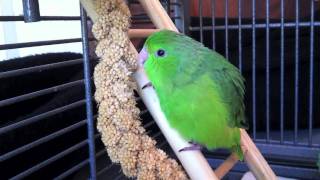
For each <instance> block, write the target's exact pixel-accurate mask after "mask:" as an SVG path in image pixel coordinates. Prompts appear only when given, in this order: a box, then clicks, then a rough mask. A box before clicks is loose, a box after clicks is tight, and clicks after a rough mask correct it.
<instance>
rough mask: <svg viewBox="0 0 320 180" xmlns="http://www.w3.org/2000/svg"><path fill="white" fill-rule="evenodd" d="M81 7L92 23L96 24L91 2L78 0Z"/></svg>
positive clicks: (96, 17)
mask: <svg viewBox="0 0 320 180" xmlns="http://www.w3.org/2000/svg"><path fill="white" fill-rule="evenodd" d="M80 3H81V5H82V6H83V8H84V9H85V10H86V12H87V14H88V16H89V17H90V19H91V20H92V21H93V22H97V20H98V17H99V16H98V14H97V12H96V11H95V8H94V3H93V0H80Z"/></svg>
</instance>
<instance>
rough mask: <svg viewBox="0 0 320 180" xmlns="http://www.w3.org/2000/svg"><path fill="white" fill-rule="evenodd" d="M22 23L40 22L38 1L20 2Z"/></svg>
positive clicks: (24, 0)
mask: <svg viewBox="0 0 320 180" xmlns="http://www.w3.org/2000/svg"><path fill="white" fill-rule="evenodd" d="M22 2H23V3H22V5H23V16H24V22H27V23H28V22H37V21H40V10H39V2H38V0H22Z"/></svg>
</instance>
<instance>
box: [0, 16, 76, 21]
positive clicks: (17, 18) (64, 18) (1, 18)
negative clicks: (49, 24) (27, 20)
mask: <svg viewBox="0 0 320 180" xmlns="http://www.w3.org/2000/svg"><path fill="white" fill-rule="evenodd" d="M74 20H80V16H40V21H74ZM1 21H24V17H23V16H0V22H1Z"/></svg>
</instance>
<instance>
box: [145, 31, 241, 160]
mask: <svg viewBox="0 0 320 180" xmlns="http://www.w3.org/2000/svg"><path fill="white" fill-rule="evenodd" d="M145 48H146V50H147V51H148V59H147V61H146V62H145V64H144V68H145V70H146V73H147V76H148V78H149V79H150V81H151V83H152V85H153V86H154V88H155V90H156V92H157V95H158V97H159V100H160V106H161V109H162V110H163V112H164V114H165V115H166V117H167V119H168V121H169V124H170V125H171V126H172V127H173V128H175V129H176V130H177V131H178V132H179V133H180V135H181V136H182V137H184V138H185V139H187V140H189V141H194V142H196V143H198V144H201V145H204V146H206V147H207V148H208V149H214V148H228V149H231V150H232V151H233V152H236V153H237V154H238V155H239V158H240V159H241V160H242V159H243V153H242V151H241V148H240V130H239V127H243V126H242V125H243V124H244V122H245V115H244V103H243V97H244V79H243V77H242V76H241V74H240V72H239V70H238V69H237V68H236V67H235V66H233V65H232V64H230V63H229V62H228V61H227V60H226V59H225V58H224V57H223V56H221V55H220V54H218V53H216V52H214V51H212V50H210V49H208V48H206V47H204V46H203V45H202V44H201V43H199V42H197V41H195V40H193V39H191V38H189V37H187V36H185V35H182V34H178V33H175V32H172V31H168V30H163V31H160V32H157V33H154V34H153V35H151V36H150V37H149V38H148V39H147V41H146V43H145ZM160 49H162V50H164V52H165V55H164V56H163V57H160V56H159V55H157V52H158V50H160Z"/></svg>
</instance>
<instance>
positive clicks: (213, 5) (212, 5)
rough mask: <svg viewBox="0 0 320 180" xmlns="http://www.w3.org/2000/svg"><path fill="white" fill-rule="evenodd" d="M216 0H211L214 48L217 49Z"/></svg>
mask: <svg viewBox="0 0 320 180" xmlns="http://www.w3.org/2000/svg"><path fill="white" fill-rule="evenodd" d="M214 13H215V0H211V26H212V49H213V50H215V49H216V33H215V32H216V31H215V14H214Z"/></svg>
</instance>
